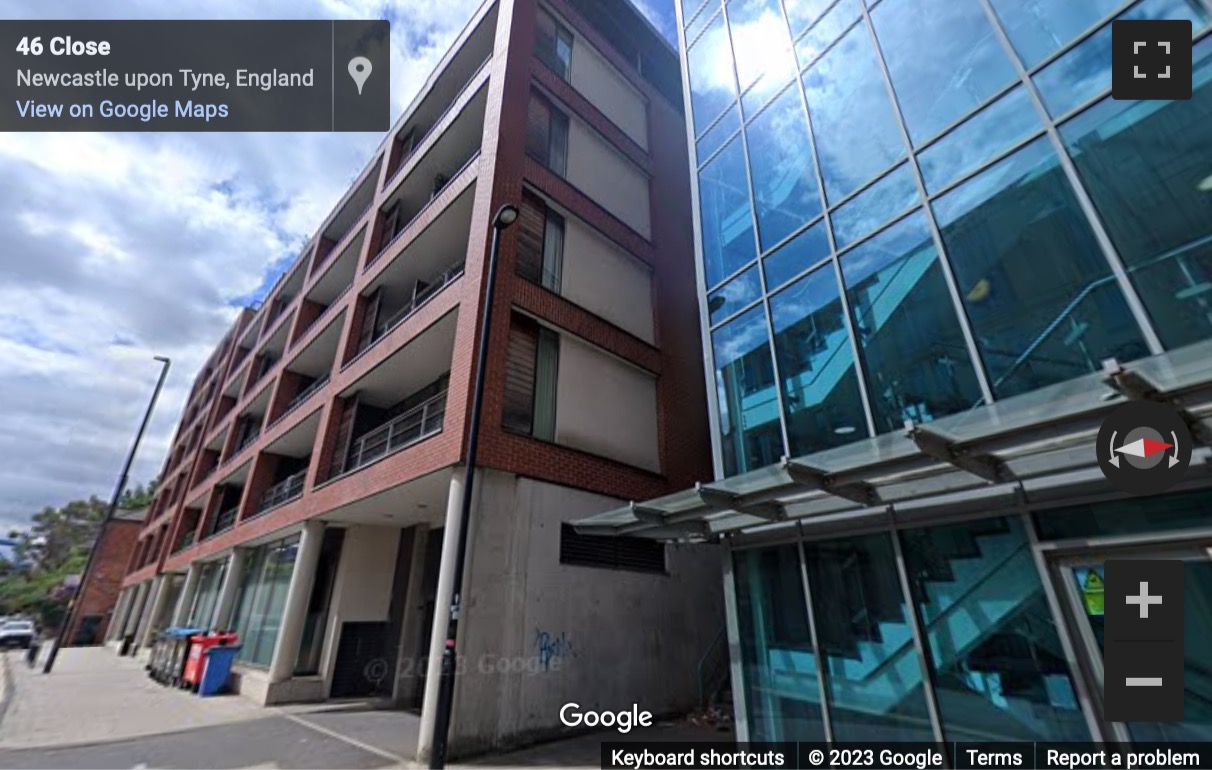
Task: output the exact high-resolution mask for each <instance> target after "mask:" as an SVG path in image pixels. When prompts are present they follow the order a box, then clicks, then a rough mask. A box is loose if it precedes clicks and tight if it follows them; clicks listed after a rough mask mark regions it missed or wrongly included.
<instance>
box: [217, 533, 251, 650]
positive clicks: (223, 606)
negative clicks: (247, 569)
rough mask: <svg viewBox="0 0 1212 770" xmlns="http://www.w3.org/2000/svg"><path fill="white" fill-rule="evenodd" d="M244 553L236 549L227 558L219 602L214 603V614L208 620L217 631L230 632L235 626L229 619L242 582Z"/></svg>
mask: <svg viewBox="0 0 1212 770" xmlns="http://www.w3.org/2000/svg"><path fill="white" fill-rule="evenodd" d="M244 552H245V549H243V548H237V549H235V550H234V551H232V552H231V556H229V557H228V558H227V573H226V575H225V576H224V578H223V585H222V586H221V587H220V588H219V600H218V601H216V602H215V614H214V617H212V618H211V619H210V627H211V628H213V629H216V630H218V631H227V630H231V628H232V626H234V625H235V624H234V623H233V622H232V620H233V618H232V617H231V613H232V609H233V608H234V607H235V606H236V594H237V593H239V592H240V583H241V582H242V581H243V580H244V561H245V559H244Z"/></svg>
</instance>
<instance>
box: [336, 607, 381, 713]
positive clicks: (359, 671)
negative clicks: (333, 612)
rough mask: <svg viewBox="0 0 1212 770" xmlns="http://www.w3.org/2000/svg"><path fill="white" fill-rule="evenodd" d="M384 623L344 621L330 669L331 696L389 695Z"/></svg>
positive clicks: (366, 696) (363, 696)
mask: <svg viewBox="0 0 1212 770" xmlns="http://www.w3.org/2000/svg"><path fill="white" fill-rule="evenodd" d="M388 637H389V634H388V633H387V623H384V622H377V623H343V624H341V641H340V645H339V646H338V647H337V662H336V665H335V666H334V667H333V672H332V692H331V697H333V698H369V697H374V696H383V697H390V696H391V688H392V670H393V669H394V668H395V667H394V666H392V665H391V662H390V660H389V657H390V656H389V651H388V644H389V642H390V640H389V638H388Z"/></svg>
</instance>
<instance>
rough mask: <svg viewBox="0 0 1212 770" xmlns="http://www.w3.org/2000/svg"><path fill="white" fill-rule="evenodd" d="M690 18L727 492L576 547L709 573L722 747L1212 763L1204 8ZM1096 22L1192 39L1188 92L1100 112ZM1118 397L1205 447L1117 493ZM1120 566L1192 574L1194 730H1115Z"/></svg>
mask: <svg viewBox="0 0 1212 770" xmlns="http://www.w3.org/2000/svg"><path fill="white" fill-rule="evenodd" d="M678 12H679V17H678V18H679V23H680V34H681V48H682V54H683V62H684V65H685V72H684V78H685V83H684V90H685V93H686V96H687V100H688V105H689V109H688V115H687V122H688V130H689V132H690V134H691V137H692V140H693V141H692V147H691V151H690V154H691V158H690V163H691V165H692V168H693V169H694V170H695V177H696V185H695V196H696V199H695V205H696V208H697V215H698V221H697V229H698V248H699V262H700V271H699V272H700V282H701V285H700V291H701V292H702V295H701V304H702V317H703V322H704V327H705V331H704V348H705V355H706V359H707V361H708V362H709V370H710V371H709V375H708V379H709V383H708V387H709V389H710V390H711V392H712V394H713V395H714V403H713V404H712V414H711V421H712V429H713V431H714V440H715V446H714V448H715V462H716V475H717V479H716V481H715V482H713V483H711V484H705V485H700V486H699V487H698V488H697V489H695V490H691V491H687V492H685V493H682V494H680V495H673V496H670V497H667V498H661V499H658V500H653V501H648V502H645V503H643V504H640V505H633V506H631V507H630V508H626V509H620V510H618V511H614V512H611V513H608V514H603V515H602V516H599V517H594V518H591V519H587V520H585V521H583V522H579V523H578V527H579V529H580V530H581V531H583V532H589V533H599V534H616V535H619V534H626V535H639V536H649V537H655V538H660V539H691V540H704V539H706V540H711V541H715V542H721V543H723V544H724V546H725V547H727V548H729V549H730V550H731V552H732V553H731V558H730V559H729V560H727V561H728V564H729V566H728V567H727V569H726V575H725V586H726V600H727V601H726V604H727V606H728V610H729V615H728V631H729V636H730V641H731V642H732V649H733V650H738V649H739V650H740V651H741V655H740V659H739V660H737V659H734V660H732V661H731V663H732V682H733V691H734V692H735V693H736V696H735V699H734V705H735V707H736V709H737V712H738V714H737V716H738V725H739V727H740V732H741V735H740V737H741V738H743V739H749V740H768V741H773V740H822V739H826V738H828V739H833V740H838V741H887V740H948V741H986V740H1001V739H1005V740H1039V741H1067V740H1074V741H1086V740H1091V739H1108V740H1121V741H1152V740H1203V741H1206V740H1212V644H1209V643H1208V639H1212V560H1210V558H1209V554H1210V553H1212V475H1210V474H1209V472H1208V470H1207V462H1208V457H1209V453H1208V450H1207V448H1206V444H1207V442H1208V441H1209V440H1210V437H1212V428H1210V426H1212V421H1209V419H1208V415H1209V414H1212V36H1209V34H1208V32H1209V23H1210V18H1212V5H1210V4H1209V3H1207V2H1205V0H1140V1H1139V2H1123V0H836V1H834V0H731V1H730V2H721V0H679V9H678ZM1115 19H1182V20H1188V21H1190V22H1191V25H1192V30H1193V35H1194V40H1195V42H1194V51H1193V57H1194V86H1193V96H1192V98H1191V99H1190V100H1189V101H1173V102H1166V101H1141V102H1132V101H1114V100H1112V99H1111V95H1110V89H1111V58H1110V56H1111V23H1112V21H1113V20H1115ZM1110 359H1114V361H1110ZM1133 383H1135V386H1134V385H1133ZM1142 396H1145V397H1152V398H1161V399H1163V400H1167V401H1170V402H1171V403H1172V404H1174V405H1176V407H1177V408H1183V409H1186V410H1187V411H1186V415H1185V416H1186V417H1187V418H1188V420H1189V421H1190V422H1191V424H1192V425H1193V426H1194V428H1195V432H1196V435H1197V436H1198V437H1200V439H1201V440H1202V441H1203V442H1204V446H1201V447H1198V448H1197V450H1196V453H1195V455H1194V457H1195V458H1196V459H1195V460H1193V462H1192V468H1191V471H1190V472H1189V474H1188V480H1187V481H1186V482H1184V483H1183V484H1182V485H1180V486H1179V487H1176V488H1174V489H1172V490H1171V491H1170V492H1168V493H1167V494H1165V495H1161V496H1156V497H1152V498H1131V499H1125V498H1124V496H1123V494H1122V493H1119V492H1117V491H1116V490H1114V489H1112V488H1110V487H1109V485H1108V484H1107V483H1106V481H1105V479H1104V478H1103V477H1102V475H1101V473H1100V472H1099V471H1098V468H1097V465H1096V463H1095V454H1094V432H1095V431H1096V430H1097V426H1098V423H1099V421H1100V420H1101V418H1102V417H1103V416H1104V415H1105V414H1106V413H1107V412H1108V411H1109V410H1110V409H1111V408H1113V407H1114V406H1115V405H1116V404H1118V403H1122V402H1123V401H1124V400H1126V399H1129V398H1134V397H1142ZM1205 409H1208V410H1209V411H1205ZM787 458H792V459H790V460H788V459H787ZM1128 555H1131V556H1133V557H1137V558H1174V559H1181V560H1183V561H1184V562H1185V565H1186V572H1185V575H1186V578H1185V579H1186V595H1185V597H1184V606H1185V611H1186V658H1187V660H1186V682H1185V686H1186V708H1185V721H1184V722H1182V723H1168V724H1165V723H1147V724H1146V723H1141V724H1135V723H1117V722H1109V721H1107V720H1106V719H1105V718H1104V715H1103V710H1102V704H1101V693H1102V677H1103V675H1104V672H1103V665H1102V615H1103V606H1104V605H1103V594H1102V574H1103V572H1102V570H1103V566H1102V565H1103V563H1104V561H1105V560H1106V559H1109V558H1123V557H1124V556H1128ZM735 657H736V656H734V658H735ZM738 684H739V686H738Z"/></svg>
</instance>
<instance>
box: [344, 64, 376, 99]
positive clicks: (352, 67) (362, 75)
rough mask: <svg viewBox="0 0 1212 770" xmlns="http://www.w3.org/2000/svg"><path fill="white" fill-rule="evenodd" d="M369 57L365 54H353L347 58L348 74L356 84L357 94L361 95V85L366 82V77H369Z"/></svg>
mask: <svg viewBox="0 0 1212 770" xmlns="http://www.w3.org/2000/svg"><path fill="white" fill-rule="evenodd" d="M371 69H372V67H371V66H370V59H367V58H366V57H365V56H355V57H353V58H352V59H350V60H349V76H350V77H351V78H353V80H354V82H355V83H357V84H358V96H361V95H362V86H363V85H365V84H366V78H368V77H370V71H371Z"/></svg>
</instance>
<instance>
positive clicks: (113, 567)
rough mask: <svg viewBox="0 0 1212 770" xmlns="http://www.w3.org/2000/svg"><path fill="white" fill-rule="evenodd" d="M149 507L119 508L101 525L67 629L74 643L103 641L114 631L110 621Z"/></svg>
mask: <svg viewBox="0 0 1212 770" xmlns="http://www.w3.org/2000/svg"><path fill="white" fill-rule="evenodd" d="M146 515H147V509H146V508H140V509H138V510H125V509H121V508H120V509H118V510H116V511H114V515H113V516H111V517H110V518H109V519H108V520H106V521H105V522H104V523H103V524H102V525H101V531H100V532H98V533H97V544H96V546H95V547H96V550H95V551H94V553H93V561H92V564H91V565H89V568H88V572H87V573H85V574H84V575H83V576H81V577H80V583H79V585H78V586H77V587H76V591H77V602H76V609H75V612H74V614H73V619H72V626H71V628H69V629H68V630H67V635H66V636H65V637H64V638H65V639H67V643H68V644H70V645H88V644H100V643H101V642H102V641H103V640H104V639H106V638H107V637H108V636H109V633H110V621H111V620H112V619H113V614H114V608H115V606H116V605H117V603H118V595H119V594H120V593H121V591H122V581H123V579H124V578H125V577H126V568H127V565H128V563H129V561H130V555H131V554H132V553H133V552H134V550H135V543H136V542H137V541H138V539H139V535H140V532H141V531H142V529H143V519H144V517H145V516H146Z"/></svg>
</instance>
